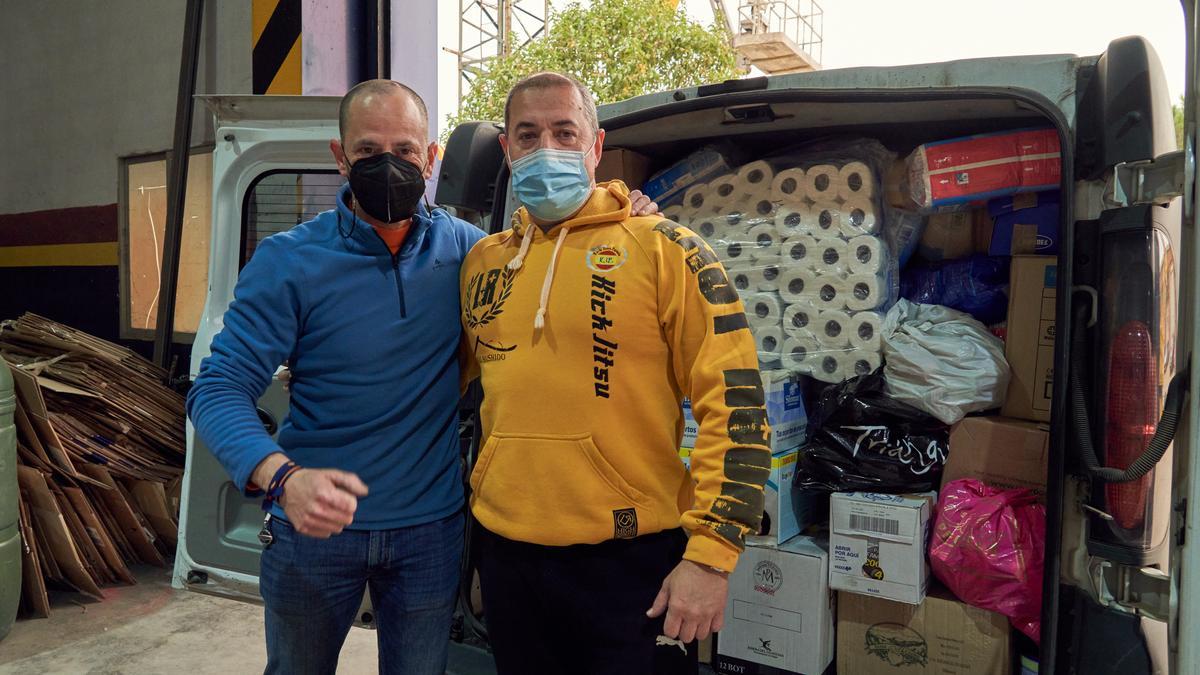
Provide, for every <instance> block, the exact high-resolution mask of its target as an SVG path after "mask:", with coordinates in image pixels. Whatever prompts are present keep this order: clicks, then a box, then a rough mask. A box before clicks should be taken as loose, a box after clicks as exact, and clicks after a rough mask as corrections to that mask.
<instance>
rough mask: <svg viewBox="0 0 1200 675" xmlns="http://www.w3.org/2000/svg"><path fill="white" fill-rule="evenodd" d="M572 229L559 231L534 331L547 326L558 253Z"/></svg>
mask: <svg viewBox="0 0 1200 675" xmlns="http://www.w3.org/2000/svg"><path fill="white" fill-rule="evenodd" d="M570 229H571V228H569V227H564V228H562V229H561V230H559V232H558V241H556V242H554V254H553V255H551V256H550V265H549V266H548V267H546V279H545V281H543V282H542V297H541V300H540V301H539V302H538V311H537V315H536V316H534V317H533V329H534V330H541V329H542V328H544V327H545V326H546V310H548V309H549V308H550V286H551V284H553V283H554V266H555V264H556V263H557V262H558V252H559V251H560V250H562V245H563V242H564V241H566V240H567V231H568V230H570ZM521 243H522V244H524V242H521Z"/></svg>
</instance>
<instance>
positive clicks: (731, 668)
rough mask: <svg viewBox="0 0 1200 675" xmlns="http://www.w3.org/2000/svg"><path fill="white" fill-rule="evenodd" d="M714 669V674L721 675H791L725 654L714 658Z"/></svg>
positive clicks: (784, 671)
mask: <svg viewBox="0 0 1200 675" xmlns="http://www.w3.org/2000/svg"><path fill="white" fill-rule="evenodd" d="M712 669H713V672H714V673H721V675H726V674H728V675H791V674H790V673H789V672H788V671H786V670H781V669H779V668H772V667H771V666H764V665H762V664H760V663H754V662H752V661H745V660H743V659H739V658H736V657H733V656H725V655H724V654H717V655H715V656H714V657H713V661H712Z"/></svg>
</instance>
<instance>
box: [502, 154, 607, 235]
mask: <svg viewBox="0 0 1200 675" xmlns="http://www.w3.org/2000/svg"><path fill="white" fill-rule="evenodd" d="M583 157H584V153H582V152H578V151H575V150H552V149H550V148H542V149H541V150H535V151H534V152H532V153H530V154H528V155H525V156H524V157H522V158H520V159H518V160H516V161H515V162H513V163H512V189H513V194H514V195H515V196H516V198H517V200H518V201H520V202H521V204H523V205H524V206H525V208H526V209H527V210H528V211H529V213H530V214H531V215H533V216H534V217H535V218H537V219H538V220H542V221H546V222H550V223H556V222H558V221H560V220H563V219H565V218H566V217H567V216H569V215H571V214H572V213H575V212H576V211H578V210H579V209H580V208H581V207H582V206H583V204H584V202H586V201H587V199H588V197H589V196H591V194H592V179H591V178H589V177H588V173H587V165H585V164H584V159H583Z"/></svg>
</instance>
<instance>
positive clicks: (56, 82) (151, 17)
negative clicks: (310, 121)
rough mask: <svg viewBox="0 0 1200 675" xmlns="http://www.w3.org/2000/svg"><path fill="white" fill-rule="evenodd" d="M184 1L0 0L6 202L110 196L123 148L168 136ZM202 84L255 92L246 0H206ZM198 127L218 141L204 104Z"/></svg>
mask: <svg viewBox="0 0 1200 675" xmlns="http://www.w3.org/2000/svg"><path fill="white" fill-rule="evenodd" d="M185 4H186V3H185V2H183V0H172V1H171V2H162V1H161V0H105V1H104V2H99V1H95V0H87V1H83V2H77V1H73V0H42V1H35V0H6V1H5V2H3V3H0V50H3V53H4V56H5V58H4V59H3V62H4V63H5V64H6V66H5V68H4V70H5V73H4V76H3V77H0V100H3V101H4V105H2V106H0V128H3V129H5V130H6V133H5V137H6V143H5V146H6V147H5V152H4V153H3V155H4V158H3V159H2V160H0V185H3V186H4V188H3V192H0V213H19V212H24V211H38V210H43V209H58V208H64V207H70V206H85V205H93V204H111V203H114V202H116V197H117V168H118V163H117V158H118V157H121V156H124V155H131V154H138V153H150V152H161V151H163V150H167V149H168V148H169V147H170V145H171V136H172V131H173V128H174V122H175V96H176V90H177V86H178V85H177V83H178V79H179V60H180V50H181V47H182V36H183V14H184V7H185ZM207 5H208V6H207V8H206V9H207V11H206V15H205V17H204V19H205V21H204V24H205V35H204V43H203V52H202V55H201V68H200V73H199V82H198V84H197V89H198V90H199V92H200V93H247V94H248V93H250V53H251V51H250V50H251V45H250V3H249V2H248V1H247V2H240V1H237V0H209V2H208V3H207ZM193 134H194V135H193V137H194V138H195V141H196V142H197V143H200V142H205V141H211V140H212V131H211V123H210V122H209V121H208V116H207V115H206V114H204V113H202V112H198V113H197V115H196V127H195V130H194V132H193Z"/></svg>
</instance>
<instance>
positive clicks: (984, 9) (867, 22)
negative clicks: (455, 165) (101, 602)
mask: <svg viewBox="0 0 1200 675" xmlns="http://www.w3.org/2000/svg"><path fill="white" fill-rule="evenodd" d="M724 1H725V6H726V7H727V8H728V9H729V11H730V12H731V13H734V15H735V16H736V12H737V7H738V5H739V4H740V3H739V0H724ZM799 1H800V4H801V5H805V6H806V5H807V4H808V2H809V0H799ZM818 1H819V4H820V5H821V6H822V7H823V9H824V55H823V59H822V61H823V63H822V65H823V66H824V68H826V69H832V68H848V67H853V66H886V65H901V64H910V63H929V62H935V61H948V60H953V59H963V58H973V57H980V56H1009V55H1016V54H1064V53H1069V54H1078V55H1085V54H1099V53H1101V52H1103V51H1104V49H1105V47H1106V46H1107V45H1108V43H1109V42H1110V41H1111V40H1112V39H1114V38H1118V37H1123V36H1126V35H1141V36H1143V37H1145V38H1147V39H1148V40H1149V41H1150V43H1151V44H1152V45H1153V46H1154V48H1155V50H1156V51H1157V52H1158V56H1159V58H1160V59H1161V61H1162V63H1163V69H1164V71H1165V72H1166V76H1167V81H1168V83H1169V86H1170V89H1171V98H1172V100H1173V101H1175V100H1178V98H1179V96H1180V95H1181V94H1182V93H1183V90H1184V54H1185V35H1184V25H1183V10H1182V7H1181V5H1180V3H1179V2H1178V0H1133V1H1132V2H1131V1H1130V0H1003V1H999V0H818ZM584 2H585V4H586V2H587V0H584ZM683 2H684V4H685V5H686V8H687V12H688V14H689V15H690V16H692V17H693V18H695V19H696V20H697V21H699V22H701V23H703V24H705V25H708V24H711V23H712V22H713V14H712V8H711V3H710V2H709V0H683ZM440 4H441V5H453V6H454V8H453V9H450V10H449V11H448V12H443V13H442V15H441V16H439V24H440V26H439V28H440V30H439V39H440V40H441V41H442V42H443V43H444V46H446V47H450V48H454V47H455V46H456V45H457V40H458V28H457V4H458V3H451V2H445V3H440ZM567 4H569V2H567V1H566V0H554V1H553V2H552V5H553V6H558V7H563V6H566V5H567ZM439 65H440V66H441V67H440V68H439V75H440V77H439V79H440V81H441V83H442V85H441V87H440V89H441V91H440V92H439V94H440V95H439V101H440V108H441V111H440V112H441V113H442V116H443V117H444V116H445V113H448V112H450V111H451V110H453V109H454V107H455V97H456V93H457V88H456V84H455V82H456V80H455V79H454V78H455V77H456V71H455V70H454V67H455V66H454V57H452V56H448V55H447V56H444V57H442V63H441V64H439Z"/></svg>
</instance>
